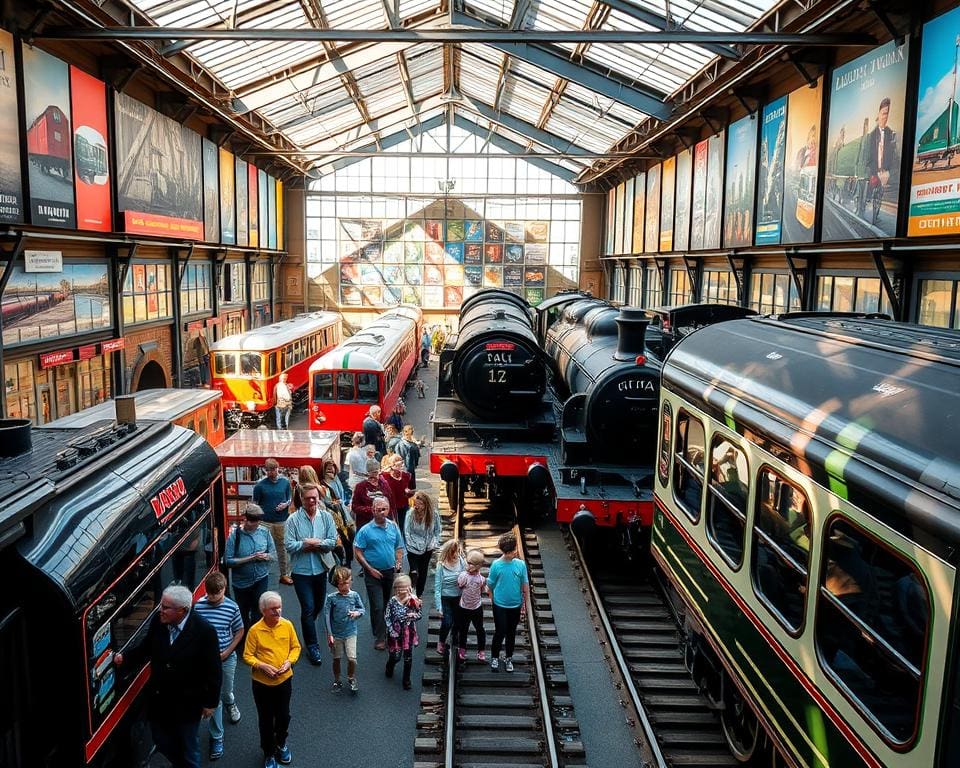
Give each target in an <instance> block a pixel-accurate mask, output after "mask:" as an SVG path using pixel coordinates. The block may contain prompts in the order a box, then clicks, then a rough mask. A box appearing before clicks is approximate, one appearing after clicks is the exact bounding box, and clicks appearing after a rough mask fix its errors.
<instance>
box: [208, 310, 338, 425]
mask: <svg viewBox="0 0 960 768" xmlns="http://www.w3.org/2000/svg"><path fill="white" fill-rule="evenodd" d="M341 333H342V331H341V318H340V315H339V314H337V313H335V312H310V313H309V314H304V315H297V316H296V317H294V318H293V319H291V320H282V321H280V322H279V323H273V324H272V325H267V326H264V327H263V328H256V329H254V330H252V331H247V332H246V333H238V334H236V335H234V336H227V337H226V338H225V339H221V340H220V341H218V342H216V343H215V344H213V345H211V347H210V366H211V373H212V381H213V387H214V388H215V389H219V390H220V391H221V392H222V393H223V407H224V408H225V409H226V417H227V426H228V427H230V428H238V427H241V426H253V427H258V426H260V424H261V423H262V422H263V419H264V417H265V416H266V415H267V414H269V413H270V412H271V410H272V408H273V406H274V402H273V388H274V387H275V386H276V385H277V382H278V381H279V380H280V374H281V373H285V374H287V384H288V385H289V386H290V389H291V391H293V392H294V400H295V401H296V400H297V399H298V393H297V390H301V389H302V390H303V393H302V394H306V386H307V370H308V369H309V368H310V364H311V363H312V362H313V361H314V360H316V359H317V358H318V357H320V356H321V355H322V354H324V353H325V352H327V351H328V350H330V349H333V347H335V346H336V345H337V344H338V343H339V342H340V338H341ZM302 394H300V395H299V396H302Z"/></svg>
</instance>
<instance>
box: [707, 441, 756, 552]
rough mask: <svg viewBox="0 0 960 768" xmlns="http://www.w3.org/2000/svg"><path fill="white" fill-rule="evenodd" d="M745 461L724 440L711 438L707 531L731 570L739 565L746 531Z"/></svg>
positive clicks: (740, 454) (747, 473)
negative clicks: (712, 439)
mask: <svg viewBox="0 0 960 768" xmlns="http://www.w3.org/2000/svg"><path fill="white" fill-rule="evenodd" d="M748 477H749V470H748V468H747V457H746V456H745V455H744V453H743V451H741V450H740V449H739V448H738V447H737V446H736V445H734V444H733V443H732V442H730V441H729V440H727V439H726V438H724V437H717V438H714V441H713V446H712V447H711V449H710V485H709V495H708V497H707V531H708V533H709V538H710V541H711V543H712V544H713V546H714V547H716V548H717V550H718V551H719V552H720V554H721V555H723V557H724V559H725V560H726V561H727V562H728V563H729V564H730V565H731V566H732V567H733V568H739V567H740V564H741V563H742V562H743V538H744V532H745V530H746V527H747V490H748V488H747V484H746V483H745V482H744V479H745V478H748Z"/></svg>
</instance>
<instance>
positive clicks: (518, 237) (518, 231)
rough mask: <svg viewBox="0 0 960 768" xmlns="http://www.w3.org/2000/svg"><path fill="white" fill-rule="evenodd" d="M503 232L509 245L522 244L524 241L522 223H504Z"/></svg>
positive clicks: (524, 235) (524, 231) (524, 234)
mask: <svg viewBox="0 0 960 768" xmlns="http://www.w3.org/2000/svg"><path fill="white" fill-rule="evenodd" d="M503 231H504V233H505V234H506V236H507V240H508V241H509V242H511V243H522V242H523V241H524V240H525V239H526V236H527V235H526V230H525V228H524V225H523V222H522V221H506V222H504V224H503Z"/></svg>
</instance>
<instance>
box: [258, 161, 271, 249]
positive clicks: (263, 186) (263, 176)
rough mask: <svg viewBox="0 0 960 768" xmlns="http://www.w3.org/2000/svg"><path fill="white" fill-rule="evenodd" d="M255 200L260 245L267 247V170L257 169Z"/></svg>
mask: <svg viewBox="0 0 960 768" xmlns="http://www.w3.org/2000/svg"><path fill="white" fill-rule="evenodd" d="M257 200H258V201H259V203H260V206H259V211H258V215H257V218H258V219H259V220H260V247H261V248H268V247H269V242H270V229H269V225H268V224H267V218H268V217H269V215H270V212H269V208H270V201H269V200H268V198H267V172H266V171H257Z"/></svg>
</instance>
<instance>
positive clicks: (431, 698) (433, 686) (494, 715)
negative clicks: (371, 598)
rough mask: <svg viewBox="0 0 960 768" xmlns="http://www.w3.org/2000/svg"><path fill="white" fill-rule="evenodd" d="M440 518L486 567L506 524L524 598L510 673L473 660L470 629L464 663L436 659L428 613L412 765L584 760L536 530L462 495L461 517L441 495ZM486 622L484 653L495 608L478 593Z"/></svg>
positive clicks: (488, 767) (513, 767) (523, 767)
mask: <svg viewBox="0 0 960 768" xmlns="http://www.w3.org/2000/svg"><path fill="white" fill-rule="evenodd" d="M441 514H444V515H445V523H444V524H445V526H446V528H447V530H446V531H445V533H446V534H447V535H449V536H457V537H459V538H460V539H462V540H463V541H464V543H465V546H466V548H467V549H470V548H474V547H476V548H479V549H482V550H483V551H484V552H485V554H486V560H487V564H488V565H489V563H491V562H492V561H493V560H494V559H495V558H496V557H497V556H498V555H499V552H498V551H497V549H496V545H497V539H498V538H499V537H500V535H501V534H503V533H506V532H507V531H509V530H514V531H515V532H516V533H517V535H518V540H519V541H520V545H521V551H522V555H521V556H522V557H523V559H524V560H525V562H526V564H527V568H528V572H529V578H530V602H529V603H528V605H527V618H526V621H521V624H520V629H519V631H518V633H517V643H516V650H515V653H514V656H513V659H514V664H515V671H514V672H513V673H507V672H506V671H504V670H501V671H500V672H493V671H492V670H491V669H490V665H489V663H488V662H480V661H477V659H476V649H475V637H474V635H473V634H472V633H471V635H470V639H469V641H468V655H467V662H466V664H463V663H461V664H459V665H458V664H456V663H455V662H453V661H452V660H453V659H455V655H454V654H455V652H451V655H450V658H449V659H445V658H441V657H440V656H439V654H437V652H436V650H435V647H436V642H437V637H438V631H439V627H440V617H439V615H438V614H436V612H435V611H434V612H433V613H432V614H431V619H430V627H429V631H428V638H429V646H428V648H427V657H426V662H427V664H426V668H425V672H424V680H423V694H422V697H421V710H420V715H419V718H418V722H417V729H418V730H417V740H416V744H415V768H440V767H441V766H444V767H445V768H454V767H457V768H497V767H498V766H502V767H503V768H534V767H543V766H548V767H549V768H559V767H561V766H575V765H582V764H584V754H583V745H582V743H581V741H580V733H579V727H578V725H577V721H576V718H575V716H574V712H573V703H572V700H571V698H570V695H569V692H568V690H567V681H566V675H565V672H564V669H563V660H562V656H561V652H560V647H559V641H558V639H557V635H556V628H555V625H554V623H553V614H552V611H551V608H550V599H549V595H548V594H547V588H546V584H545V580H544V576H543V568H542V564H541V562H540V555H539V550H538V546H537V539H536V534H535V533H533V532H531V531H520V530H519V529H518V528H517V527H516V526H515V524H514V522H513V519H512V516H508V515H506V514H505V515H504V516H503V517H502V518H498V517H495V516H492V515H493V514H494V513H492V511H491V509H490V506H489V504H488V503H487V502H486V501H485V500H482V499H475V498H472V497H470V496H467V498H466V500H465V502H464V504H463V509H462V514H461V515H454V514H453V513H451V512H450V511H449V509H448V508H447V507H446V500H445V499H443V500H442V501H441ZM484 573H486V569H484ZM428 598H429V599H431V600H432V596H428ZM484 627H485V629H486V632H487V652H488V654H489V648H490V640H491V639H492V637H493V614H492V609H491V607H490V605H489V601H488V600H486V599H485V605H484Z"/></svg>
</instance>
